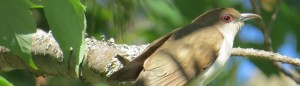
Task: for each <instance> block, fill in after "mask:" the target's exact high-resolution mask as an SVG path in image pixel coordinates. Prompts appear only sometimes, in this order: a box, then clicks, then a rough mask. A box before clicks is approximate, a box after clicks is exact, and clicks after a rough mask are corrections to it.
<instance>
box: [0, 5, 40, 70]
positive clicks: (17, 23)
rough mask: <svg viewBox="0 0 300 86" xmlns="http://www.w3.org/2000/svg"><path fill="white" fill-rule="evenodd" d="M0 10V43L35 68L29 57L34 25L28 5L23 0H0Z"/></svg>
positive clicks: (34, 29)
mask: <svg viewBox="0 0 300 86" xmlns="http://www.w3.org/2000/svg"><path fill="white" fill-rule="evenodd" d="M0 12H1V13H0V20H1V21H0V45H3V46H5V47H7V48H9V49H10V50H11V51H12V52H13V53H14V54H16V55H18V56H19V57H21V58H22V59H23V60H24V61H25V62H26V63H27V64H29V65H30V67H31V68H33V69H37V67H36V66H35V64H34V62H33V60H32V58H31V41H32V34H33V33H35V31H36V27H35V23H34V20H33V18H32V13H31V11H30V6H29V5H28V4H26V1H24V0H0Z"/></svg>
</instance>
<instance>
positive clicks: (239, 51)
mask: <svg viewBox="0 0 300 86" xmlns="http://www.w3.org/2000/svg"><path fill="white" fill-rule="evenodd" d="M231 55H233V56H245V57H257V58H262V59H267V60H270V61H276V62H282V63H288V64H292V65H294V66H300V59H298V58H291V57H288V56H284V55H280V54H278V53H273V52H270V51H264V50H257V49H252V48H246V49H245V48H244V49H243V48H233V49H232V52H231Z"/></svg>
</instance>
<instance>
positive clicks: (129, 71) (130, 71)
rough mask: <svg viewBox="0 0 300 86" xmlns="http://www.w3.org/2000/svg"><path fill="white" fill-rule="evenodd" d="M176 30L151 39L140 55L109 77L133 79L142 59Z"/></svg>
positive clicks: (139, 68) (140, 67)
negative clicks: (153, 39)
mask: <svg viewBox="0 0 300 86" xmlns="http://www.w3.org/2000/svg"><path fill="white" fill-rule="evenodd" d="M176 31H177V29H175V30H173V31H172V32H170V33H168V34H166V35H164V36H163V37H160V38H159V39H157V40H155V41H153V42H152V43H151V44H150V45H149V46H148V47H147V48H146V49H145V50H144V52H143V53H142V54H141V55H139V56H138V57H137V58H136V59H134V60H133V61H131V62H130V63H129V64H127V65H126V66H125V67H123V68H121V69H120V70H118V71H117V72H115V73H114V74H112V75H111V76H110V77H109V79H110V80H118V81H129V80H135V79H136V78H137V77H138V75H139V74H140V72H141V71H142V69H143V64H144V61H145V60H146V59H147V58H148V57H149V56H150V55H151V54H152V53H153V52H154V51H156V49H157V48H159V47H160V46H161V45H162V44H163V43H164V42H165V41H166V40H167V39H168V38H169V37H170V36H171V35H172V34H173V33H174V32H176Z"/></svg>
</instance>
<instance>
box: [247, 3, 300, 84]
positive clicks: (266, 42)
mask: <svg viewBox="0 0 300 86" xmlns="http://www.w3.org/2000/svg"><path fill="white" fill-rule="evenodd" d="M278 1H279V0H277V4H278V5H279V2H278ZM251 5H252V7H253V11H254V13H256V14H258V15H261V13H260V11H259V7H258V5H257V4H256V0H251ZM277 9H279V6H278V8H277ZM277 12H278V11H277ZM276 15H277V13H276V11H275V13H273V16H272V19H271V22H270V24H271V25H272V24H273V22H274V21H275V19H276ZM273 17H274V18H273ZM258 26H259V28H260V30H261V31H262V33H263V36H264V45H265V47H266V50H268V51H273V48H272V42H271V41H272V40H271V38H270V35H269V32H270V31H271V26H269V28H266V25H265V23H264V22H263V19H258ZM273 64H274V65H275V66H276V67H277V68H278V69H279V70H280V71H281V72H282V73H284V74H285V75H286V76H288V77H290V78H291V79H293V80H294V81H295V82H296V83H298V84H300V78H299V77H296V75H293V74H291V73H290V72H289V71H287V70H284V69H283V68H282V67H281V66H280V64H279V63H276V62H273Z"/></svg>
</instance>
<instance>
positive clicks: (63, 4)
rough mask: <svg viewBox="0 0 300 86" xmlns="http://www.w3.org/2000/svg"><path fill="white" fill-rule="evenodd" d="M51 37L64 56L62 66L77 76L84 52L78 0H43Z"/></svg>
mask: <svg viewBox="0 0 300 86" xmlns="http://www.w3.org/2000/svg"><path fill="white" fill-rule="evenodd" d="M43 4H44V10H45V15H46V18H47V20H48V22H49V26H50V29H51V30H52V33H53V36H54V38H55V39H56V41H57V42H58V44H59V46H60V48H61V49H62V51H63V54H64V60H63V62H64V64H65V65H66V66H68V67H69V68H70V69H69V70H70V71H75V72H76V74H77V75H78V70H79V69H78V68H79V64H80V62H81V61H82V58H83V55H84V52H85V39H84V36H85V28H86V27H85V26H86V25H85V15H84V9H85V8H84V6H83V5H82V4H81V3H80V0H44V3H43Z"/></svg>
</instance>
